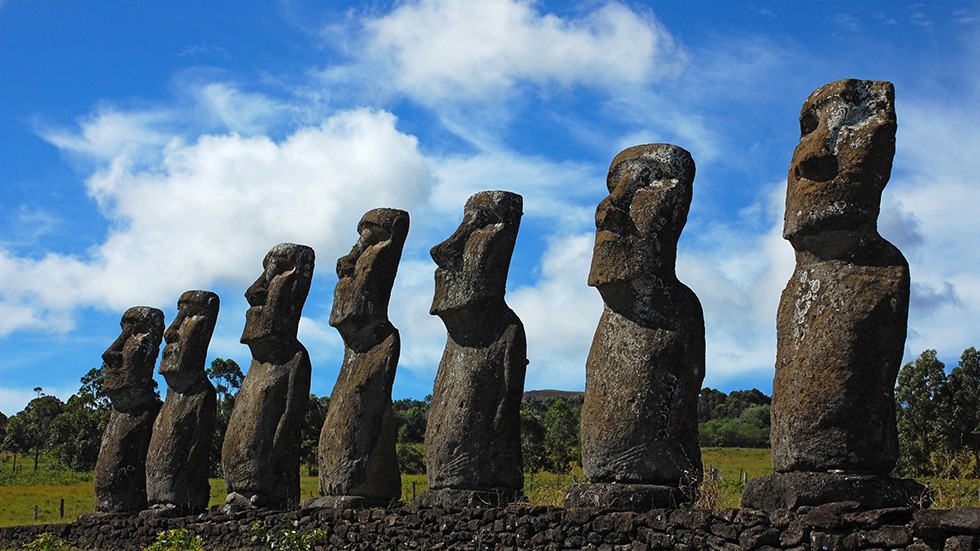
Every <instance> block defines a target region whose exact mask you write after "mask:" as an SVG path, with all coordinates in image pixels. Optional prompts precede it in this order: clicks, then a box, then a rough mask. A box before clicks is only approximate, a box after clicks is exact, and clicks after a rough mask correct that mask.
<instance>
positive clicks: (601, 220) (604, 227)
mask: <svg viewBox="0 0 980 551" xmlns="http://www.w3.org/2000/svg"><path fill="white" fill-rule="evenodd" d="M595 227H596V229H597V230H600V231H610V232H613V233H617V234H624V233H626V230H627V228H628V227H629V214H628V213H627V212H626V211H625V210H623V209H621V208H619V207H618V206H616V205H615V204H614V203H613V197H612V196H609V197H606V198H605V199H603V200H602V202H600V203H599V207H598V208H597V209H596V215H595Z"/></svg>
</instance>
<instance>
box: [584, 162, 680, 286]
mask: <svg viewBox="0 0 980 551" xmlns="http://www.w3.org/2000/svg"><path fill="white" fill-rule="evenodd" d="M693 184H694V160H693V159H692V158H691V154H690V153H688V152H687V151H686V150H684V149H682V148H680V147H677V146H676V145H670V144H649V145H638V146H634V147H630V148H628V149H626V150H624V151H623V152H621V153H620V154H619V155H616V158H615V159H613V162H612V164H611V165H610V167H609V174H608V175H607V176H606V187H607V188H608V189H609V195H608V196H607V197H606V198H605V199H603V200H602V201H601V202H600V203H599V206H598V208H597V209H596V214H595V226H596V236H595V246H594V248H593V250H592V268H591V270H590V271H589V285H591V286H593V287H597V288H599V291H600V292H602V290H603V287H604V286H606V285H614V284H621V283H626V282H629V281H633V280H635V279H637V278H642V277H645V276H646V275H648V274H651V273H653V272H658V271H662V270H670V271H671V273H673V270H674V262H675V260H676V258H677V240H678V239H679V238H680V235H681V230H683V229H684V224H685V223H686V222H687V212H688V209H689V208H690V206H691V197H692V194H693Z"/></svg>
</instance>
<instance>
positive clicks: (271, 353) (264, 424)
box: [221, 243, 314, 508]
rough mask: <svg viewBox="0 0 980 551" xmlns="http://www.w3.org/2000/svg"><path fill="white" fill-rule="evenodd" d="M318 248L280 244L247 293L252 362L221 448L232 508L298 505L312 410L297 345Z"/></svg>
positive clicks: (306, 368)
mask: <svg viewBox="0 0 980 551" xmlns="http://www.w3.org/2000/svg"><path fill="white" fill-rule="evenodd" d="M313 262H314V256H313V249H311V248H309V247H306V246H303V245H295V244H292V243H282V244H280V245H276V246H275V247H273V248H272V250H270V251H269V254H267V255H266V257H265V260H264V262H263V268H264V272H263V274H262V275H261V276H259V278H258V279H257V280H256V281H255V283H253V284H252V286H251V287H249V289H248V291H246V292H245V298H246V299H247V300H248V303H249V306H250V307H249V309H248V311H247V312H246V314H245V329H244V331H243V332H242V339H241V340H242V343H243V344H247V345H248V347H249V349H250V350H251V351H252V363H251V365H250V366H249V369H248V373H247V374H246V375H245V379H244V380H243V381H242V386H241V389H240V390H239V391H238V395H237V396H236V398H235V407H234V409H233V410H232V412H231V417H230V418H229V420H228V430H227V432H226V433H225V441H224V443H223V444H222V447H221V465H222V469H223V470H224V475H225V487H226V489H227V491H228V498H227V500H226V502H227V503H228V504H229V505H242V506H246V505H247V506H252V507H269V508H292V507H296V506H297V505H298V504H299V447H300V432H301V431H300V427H301V426H302V424H303V418H304V417H305V415H306V409H307V407H308V406H309V396H310V375H311V366H310V358H309V354H308V353H307V351H306V348H304V347H303V345H302V344H301V343H300V342H299V341H298V340H297V339H296V332H297V329H298V327H299V319H300V316H301V314H302V311H303V303H304V302H305V301H306V295H307V293H309V290H310V282H311V280H312V277H313Z"/></svg>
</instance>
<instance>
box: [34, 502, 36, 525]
mask: <svg viewBox="0 0 980 551" xmlns="http://www.w3.org/2000/svg"><path fill="white" fill-rule="evenodd" d="M34 522H37V505H35V506H34Z"/></svg>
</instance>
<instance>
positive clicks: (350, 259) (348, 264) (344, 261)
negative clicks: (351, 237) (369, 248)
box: [337, 244, 361, 279]
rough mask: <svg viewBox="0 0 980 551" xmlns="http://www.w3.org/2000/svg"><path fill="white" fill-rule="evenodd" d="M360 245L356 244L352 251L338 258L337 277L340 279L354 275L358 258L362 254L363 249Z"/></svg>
mask: <svg viewBox="0 0 980 551" xmlns="http://www.w3.org/2000/svg"><path fill="white" fill-rule="evenodd" d="M358 245H359V244H358ZM358 245H355V246H354V249H353V250H351V252H349V253H347V254H345V255H344V256H342V257H340V258H338V259H337V277H339V278H340V279H344V278H345V277H352V276H353V275H354V268H355V267H356V266H357V259H358V258H359V257H360V256H361V250H360V247H359V246H358Z"/></svg>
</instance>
